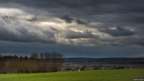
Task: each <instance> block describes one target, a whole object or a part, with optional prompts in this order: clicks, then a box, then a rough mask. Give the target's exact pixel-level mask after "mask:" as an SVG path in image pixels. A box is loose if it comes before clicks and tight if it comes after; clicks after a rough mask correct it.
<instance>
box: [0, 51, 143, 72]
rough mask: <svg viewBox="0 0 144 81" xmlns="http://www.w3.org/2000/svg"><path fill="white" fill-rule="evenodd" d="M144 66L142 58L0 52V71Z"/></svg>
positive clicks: (49, 70) (131, 67)
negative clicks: (75, 56) (65, 56)
mask: <svg viewBox="0 0 144 81" xmlns="http://www.w3.org/2000/svg"><path fill="white" fill-rule="evenodd" d="M136 68H144V58H64V56H63V54H61V53H57V52H53V53H32V54H31V55H30V56H17V55H14V54H10V55H4V54H0V73H35V72H57V71H83V70H106V69H136Z"/></svg>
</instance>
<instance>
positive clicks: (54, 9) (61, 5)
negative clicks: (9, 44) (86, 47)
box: [0, 0, 144, 44]
mask: <svg viewBox="0 0 144 81" xmlns="http://www.w3.org/2000/svg"><path fill="white" fill-rule="evenodd" d="M0 2H1V4H2V6H3V7H7V6H9V7H14V8H16V7H17V6H15V5H13V4H19V8H21V7H20V6H24V7H26V9H25V8H23V9H24V10H26V11H29V9H28V8H27V7H29V8H32V9H35V10H36V11H35V10H32V11H31V10H30V11H31V12H32V14H35V13H37V10H42V11H39V13H37V14H39V15H43V14H44V15H46V16H47V15H49V14H51V15H52V16H54V17H56V18H59V19H61V20H64V21H65V22H66V23H67V24H71V23H73V22H74V23H76V25H73V26H76V27H79V26H80V27H81V28H82V27H86V29H84V30H82V29H78V31H80V30H82V31H80V32H76V31H71V30H69V31H67V30H64V31H65V32H66V31H67V32H66V33H64V37H66V40H67V39H75V38H76V39H81V38H83V40H87V39H89V38H90V39H92V40H87V41H88V42H92V41H96V40H104V41H106V39H107V38H109V39H108V42H109V43H110V44H111V42H110V40H112V42H113V41H115V42H116V41H118V40H116V39H115V37H121V36H124V37H127V39H123V38H119V39H120V40H123V41H124V42H125V41H127V40H129V38H131V36H134V35H137V36H139V37H140V38H141V36H142V35H143V34H144V33H143V31H144V29H143V26H144V25H143V22H144V15H143V14H144V5H143V3H144V1H143V0H123V1H122V0H75V1H74V0H35V1H33V0H1V1H0ZM7 2H8V3H7ZM10 4H11V5H10ZM43 11H45V12H47V13H43ZM97 22H100V23H102V24H103V25H104V27H103V28H104V30H103V31H99V30H98V29H99V28H100V27H99V26H98V25H92V26H93V28H94V29H91V30H96V31H89V28H91V23H97ZM22 23H23V22H22ZM24 24H27V23H24ZM107 24H110V25H107ZM83 25H84V26H83ZM103 25H102V26H103ZM139 25H141V26H139ZM20 26H21V25H20ZM27 26H30V25H27ZM115 26H116V29H113V27H115ZM127 26H128V27H129V28H127ZM30 27H31V26H30ZM49 27H50V26H49ZM67 27H70V26H67ZM24 28H25V27H24ZM16 29H17V28H16ZM32 29H33V28H32ZM26 30H27V29H26ZM34 30H35V29H34ZM50 30H53V31H52V32H51V31H48V32H50V33H48V34H49V35H48V37H50V36H52V38H55V37H54V35H55V33H56V32H57V31H54V30H55V29H53V28H52V29H50ZM35 31H37V30H35ZM18 32H19V33H20V34H21V32H20V30H18ZM39 32H41V33H42V34H44V35H45V34H47V33H45V31H39ZM96 32H97V33H100V36H98V37H97V35H95V33H96ZM97 33H96V34H97ZM38 34H39V33H37V32H35V33H29V34H26V35H27V36H26V37H25V36H23V35H20V36H23V37H25V38H24V39H23V38H21V37H19V36H16V35H15V34H12V33H10V34H9V33H8V34H7V35H8V36H5V37H3V38H1V39H4V40H14V41H20V40H19V39H23V40H25V39H30V38H33V39H32V40H29V41H33V40H38V41H42V40H41V39H42V38H45V37H42V38H39V36H38ZM103 34H104V35H107V36H104V37H103V36H102V35H103ZM1 35H4V34H1ZM56 35H59V33H58V34H57V33H56ZM108 35H110V36H113V38H112V39H111V38H110V36H108ZM14 36H16V37H17V38H16V39H13V38H12V37H14ZM50 38H51V37H50ZM99 38H104V39H99ZM113 39H114V40H113ZM23 40H22V41H23ZM53 40H55V39H52V41H53ZM131 40H133V41H136V40H138V39H135V38H133V39H131ZM25 41H26V40H25ZM43 41H45V40H43ZM73 41H74V40H73ZM139 41H141V40H139Z"/></svg>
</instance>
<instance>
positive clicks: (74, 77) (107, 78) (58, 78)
mask: <svg viewBox="0 0 144 81" xmlns="http://www.w3.org/2000/svg"><path fill="white" fill-rule="evenodd" d="M136 77H144V69H141V70H140V69H139V70H136V69H135V70H93V71H82V72H56V73H31V74H0V81H134V80H133V79H134V78H136Z"/></svg>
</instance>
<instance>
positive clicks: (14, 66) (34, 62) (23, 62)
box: [0, 52, 64, 73]
mask: <svg viewBox="0 0 144 81" xmlns="http://www.w3.org/2000/svg"><path fill="white" fill-rule="evenodd" d="M63 63H64V58H63V55H62V54H61V53H57V52H53V53H48V52H46V53H32V54H31V55H30V56H17V55H7V56H4V55H0V72H1V73H11V72H12V73H13V72H15V73H19V72H20V73H21V72H27V73H28V72H29V73H31V72H32V73H33V72H55V71H59V70H61V68H62V66H63Z"/></svg>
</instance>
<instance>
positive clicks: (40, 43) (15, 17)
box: [0, 0, 144, 58]
mask: <svg viewBox="0 0 144 81" xmlns="http://www.w3.org/2000/svg"><path fill="white" fill-rule="evenodd" d="M143 3H144V1H143V0H0V53H3V54H7V53H16V54H19V55H27V54H30V53H32V52H54V51H55V52H60V53H62V54H64V56H65V57H96V58H104V57H144V50H143V49H144V41H143V40H144V15H143V14H144V5H143Z"/></svg>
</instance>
